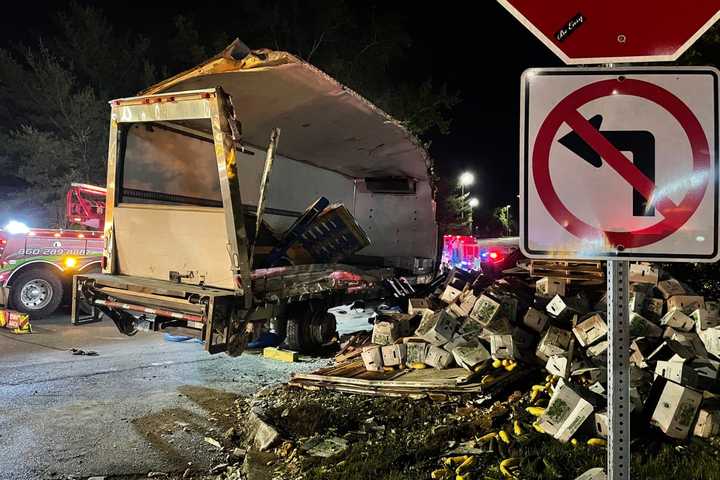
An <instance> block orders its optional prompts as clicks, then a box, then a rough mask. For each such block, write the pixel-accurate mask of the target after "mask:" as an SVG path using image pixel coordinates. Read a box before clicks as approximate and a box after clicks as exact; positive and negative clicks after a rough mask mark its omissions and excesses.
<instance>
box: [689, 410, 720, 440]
mask: <svg viewBox="0 0 720 480" xmlns="http://www.w3.org/2000/svg"><path fill="white" fill-rule="evenodd" d="M718 433H720V412H719V411H717V410H706V409H704V408H701V409H700V413H699V414H698V418H697V422H696V423H695V429H694V430H693V435H695V436H696V437H700V438H710V437H714V436H716V435H717V434H718Z"/></svg>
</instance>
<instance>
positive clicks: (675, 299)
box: [667, 295, 705, 315]
mask: <svg viewBox="0 0 720 480" xmlns="http://www.w3.org/2000/svg"><path fill="white" fill-rule="evenodd" d="M676 308H677V309H678V310H682V311H683V312H684V313H687V314H688V315H689V314H691V313H692V312H694V311H695V310H697V309H698V308H705V299H704V298H703V297H701V296H699V295H673V296H672V297H670V298H668V300H667V309H668V311H670V310H673V309H676Z"/></svg>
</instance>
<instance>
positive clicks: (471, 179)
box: [459, 172, 475, 188]
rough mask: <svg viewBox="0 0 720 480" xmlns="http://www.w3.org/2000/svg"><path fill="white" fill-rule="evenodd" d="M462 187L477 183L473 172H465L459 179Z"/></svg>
mask: <svg viewBox="0 0 720 480" xmlns="http://www.w3.org/2000/svg"><path fill="white" fill-rule="evenodd" d="M459 183H460V188H465V187H469V186H470V185H472V184H473V183H475V175H474V174H473V173H472V172H463V173H462V174H461V175H460V179H459Z"/></svg>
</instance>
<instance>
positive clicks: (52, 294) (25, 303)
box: [10, 269, 63, 318]
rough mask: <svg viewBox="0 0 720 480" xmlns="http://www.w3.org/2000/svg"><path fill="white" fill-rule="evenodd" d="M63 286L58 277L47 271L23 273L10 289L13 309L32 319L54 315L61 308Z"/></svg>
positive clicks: (38, 270)
mask: <svg viewBox="0 0 720 480" xmlns="http://www.w3.org/2000/svg"><path fill="white" fill-rule="evenodd" d="M62 297H63V285H62V282H61V281H60V279H59V278H58V277H57V275H53V273H52V272H48V271H46V270H40V269H37V270H28V271H27V272H21V273H20V274H19V276H18V277H17V278H16V279H15V281H14V282H13V284H12V286H11V288H10V298H11V300H12V307H13V308H14V309H16V310H18V311H20V312H23V313H27V314H29V315H30V316H31V317H32V318H44V317H47V316H49V315H52V314H53V312H55V310H57V308H58V307H59V306H60V302H62Z"/></svg>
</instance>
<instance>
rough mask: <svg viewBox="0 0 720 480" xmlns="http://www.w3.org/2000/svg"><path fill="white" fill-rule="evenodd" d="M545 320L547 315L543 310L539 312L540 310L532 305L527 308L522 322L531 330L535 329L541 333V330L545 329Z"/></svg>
mask: <svg viewBox="0 0 720 480" xmlns="http://www.w3.org/2000/svg"><path fill="white" fill-rule="evenodd" d="M547 322H548V316H547V315H546V314H545V312H541V311H540V310H537V309H535V308H532V307H530V308H528V311H527V312H526V313H525V316H524V317H523V323H524V324H525V326H527V327H528V328H531V329H532V330H535V331H536V332H538V333H541V332H542V331H543V330H545V325H547Z"/></svg>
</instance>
